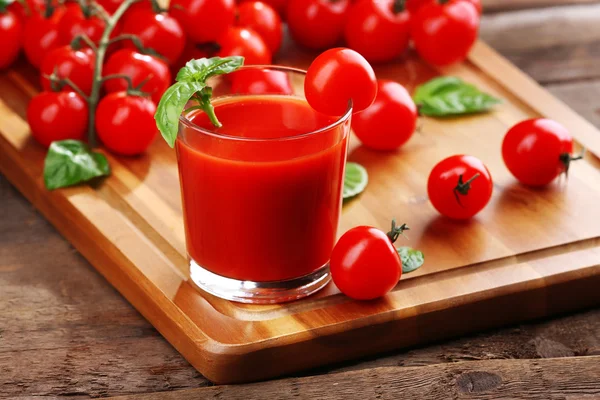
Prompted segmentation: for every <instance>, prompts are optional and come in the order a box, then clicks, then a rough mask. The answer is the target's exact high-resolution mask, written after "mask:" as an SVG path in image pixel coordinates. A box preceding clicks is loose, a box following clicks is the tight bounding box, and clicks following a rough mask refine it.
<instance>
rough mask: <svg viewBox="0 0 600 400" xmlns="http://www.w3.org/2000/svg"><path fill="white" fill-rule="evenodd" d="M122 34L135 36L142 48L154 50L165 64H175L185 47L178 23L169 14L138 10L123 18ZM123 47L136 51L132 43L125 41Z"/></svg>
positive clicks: (183, 36)
mask: <svg viewBox="0 0 600 400" xmlns="http://www.w3.org/2000/svg"><path fill="white" fill-rule="evenodd" d="M121 32H122V33H124V34H132V35H136V36H138V37H139V38H140V40H141V41H142V44H143V45H144V47H147V48H151V49H153V50H155V51H156V52H157V53H158V54H160V55H162V56H164V57H165V58H166V59H167V63H169V64H173V63H175V62H176V61H177V60H178V59H179V57H180V56H181V53H183V48H184V47H185V34H184V33H183V29H182V28H181V25H179V22H177V20H176V19H175V18H173V17H171V16H170V15H169V14H166V13H159V14H156V13H155V12H154V11H152V10H138V11H135V12H133V13H131V14H129V15H127V18H125V21H124V23H123V30H122V31H121ZM124 43H125V47H128V48H130V49H136V47H135V45H134V44H133V42H132V41H129V40H128V41H126V42H124Z"/></svg>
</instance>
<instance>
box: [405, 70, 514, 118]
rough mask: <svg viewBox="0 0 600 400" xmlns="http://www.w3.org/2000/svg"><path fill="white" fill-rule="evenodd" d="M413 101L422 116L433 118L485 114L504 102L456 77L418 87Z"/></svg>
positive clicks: (447, 77)
mask: <svg viewBox="0 0 600 400" xmlns="http://www.w3.org/2000/svg"><path fill="white" fill-rule="evenodd" d="M413 100H414V101H415V103H416V104H417V105H418V106H419V111H420V113H421V114H422V115H428V116H431V117H448V116H457V115H466V114H473V113H480V112H485V111H488V110H490V109H491V108H492V107H493V106H494V105H496V104H498V103H501V102H502V101H501V100H500V99H498V98H496V97H493V96H491V95H489V94H487V93H483V92H481V91H480V90H479V89H477V88H476V87H475V86H473V85H471V84H469V83H466V82H464V81H463V80H462V79H460V78H457V77H454V76H442V77H439V78H434V79H432V80H430V81H429V82H426V83H424V84H422V85H420V86H418V87H417V89H416V90H415V93H414V95H413Z"/></svg>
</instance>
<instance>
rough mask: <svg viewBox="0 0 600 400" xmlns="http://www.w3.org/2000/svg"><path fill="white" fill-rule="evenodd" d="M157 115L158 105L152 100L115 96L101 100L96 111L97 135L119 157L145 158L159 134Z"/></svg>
mask: <svg viewBox="0 0 600 400" xmlns="http://www.w3.org/2000/svg"><path fill="white" fill-rule="evenodd" d="M155 112H156V105H155V104H154V102H153V101H152V100H150V99H148V98H145V97H139V96H130V95H128V94H127V93H126V92H115V93H111V94H109V95H107V96H106V97H104V98H103V99H102V100H100V103H99V104H98V108H97V109H96V132H97V133H98V137H99V138H100V140H102V143H104V146H105V147H106V148H107V149H108V150H110V151H111V152H113V153H115V154H120V155H124V156H134V155H137V154H141V153H143V152H144V151H146V149H147V148H148V146H150V144H151V143H152V141H153V140H154V138H155V137H156V134H157V132H158V130H157V129H156V122H155V121H154V113H155Z"/></svg>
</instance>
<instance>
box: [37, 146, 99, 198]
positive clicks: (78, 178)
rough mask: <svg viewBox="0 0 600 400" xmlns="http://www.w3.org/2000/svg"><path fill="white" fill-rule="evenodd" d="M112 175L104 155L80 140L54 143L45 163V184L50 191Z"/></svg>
mask: <svg viewBox="0 0 600 400" xmlns="http://www.w3.org/2000/svg"><path fill="white" fill-rule="evenodd" d="M109 174H110V167H109V165H108V161H107V160H106V157H105V156H104V155H103V154H100V153H96V152H94V151H92V150H91V149H90V148H89V146H88V145H87V144H85V143H83V142H80V141H79V140H60V141H56V142H52V144H51V145H50V148H49V149H48V154H47V155H46V159H45V161H44V183H45V185H46V188H47V189H48V190H53V189H58V188H61V187H65V186H72V185H76V184H78V183H81V182H86V181H89V180H90V179H93V178H96V177H98V176H104V175H109Z"/></svg>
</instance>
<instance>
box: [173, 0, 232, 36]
mask: <svg viewBox="0 0 600 400" xmlns="http://www.w3.org/2000/svg"><path fill="white" fill-rule="evenodd" d="M170 10H171V11H170V13H171V15H173V17H175V18H176V19H177V20H178V21H179V23H180V24H181V26H182V27H183V30H184V31H185V32H186V33H187V35H188V36H189V38H190V39H191V41H192V42H194V43H205V42H214V41H216V40H217V39H218V38H220V37H221V36H222V35H223V34H225V32H227V29H229V27H230V26H232V25H233V22H234V20H235V1H234V0H173V1H172V2H171V5H170Z"/></svg>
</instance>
